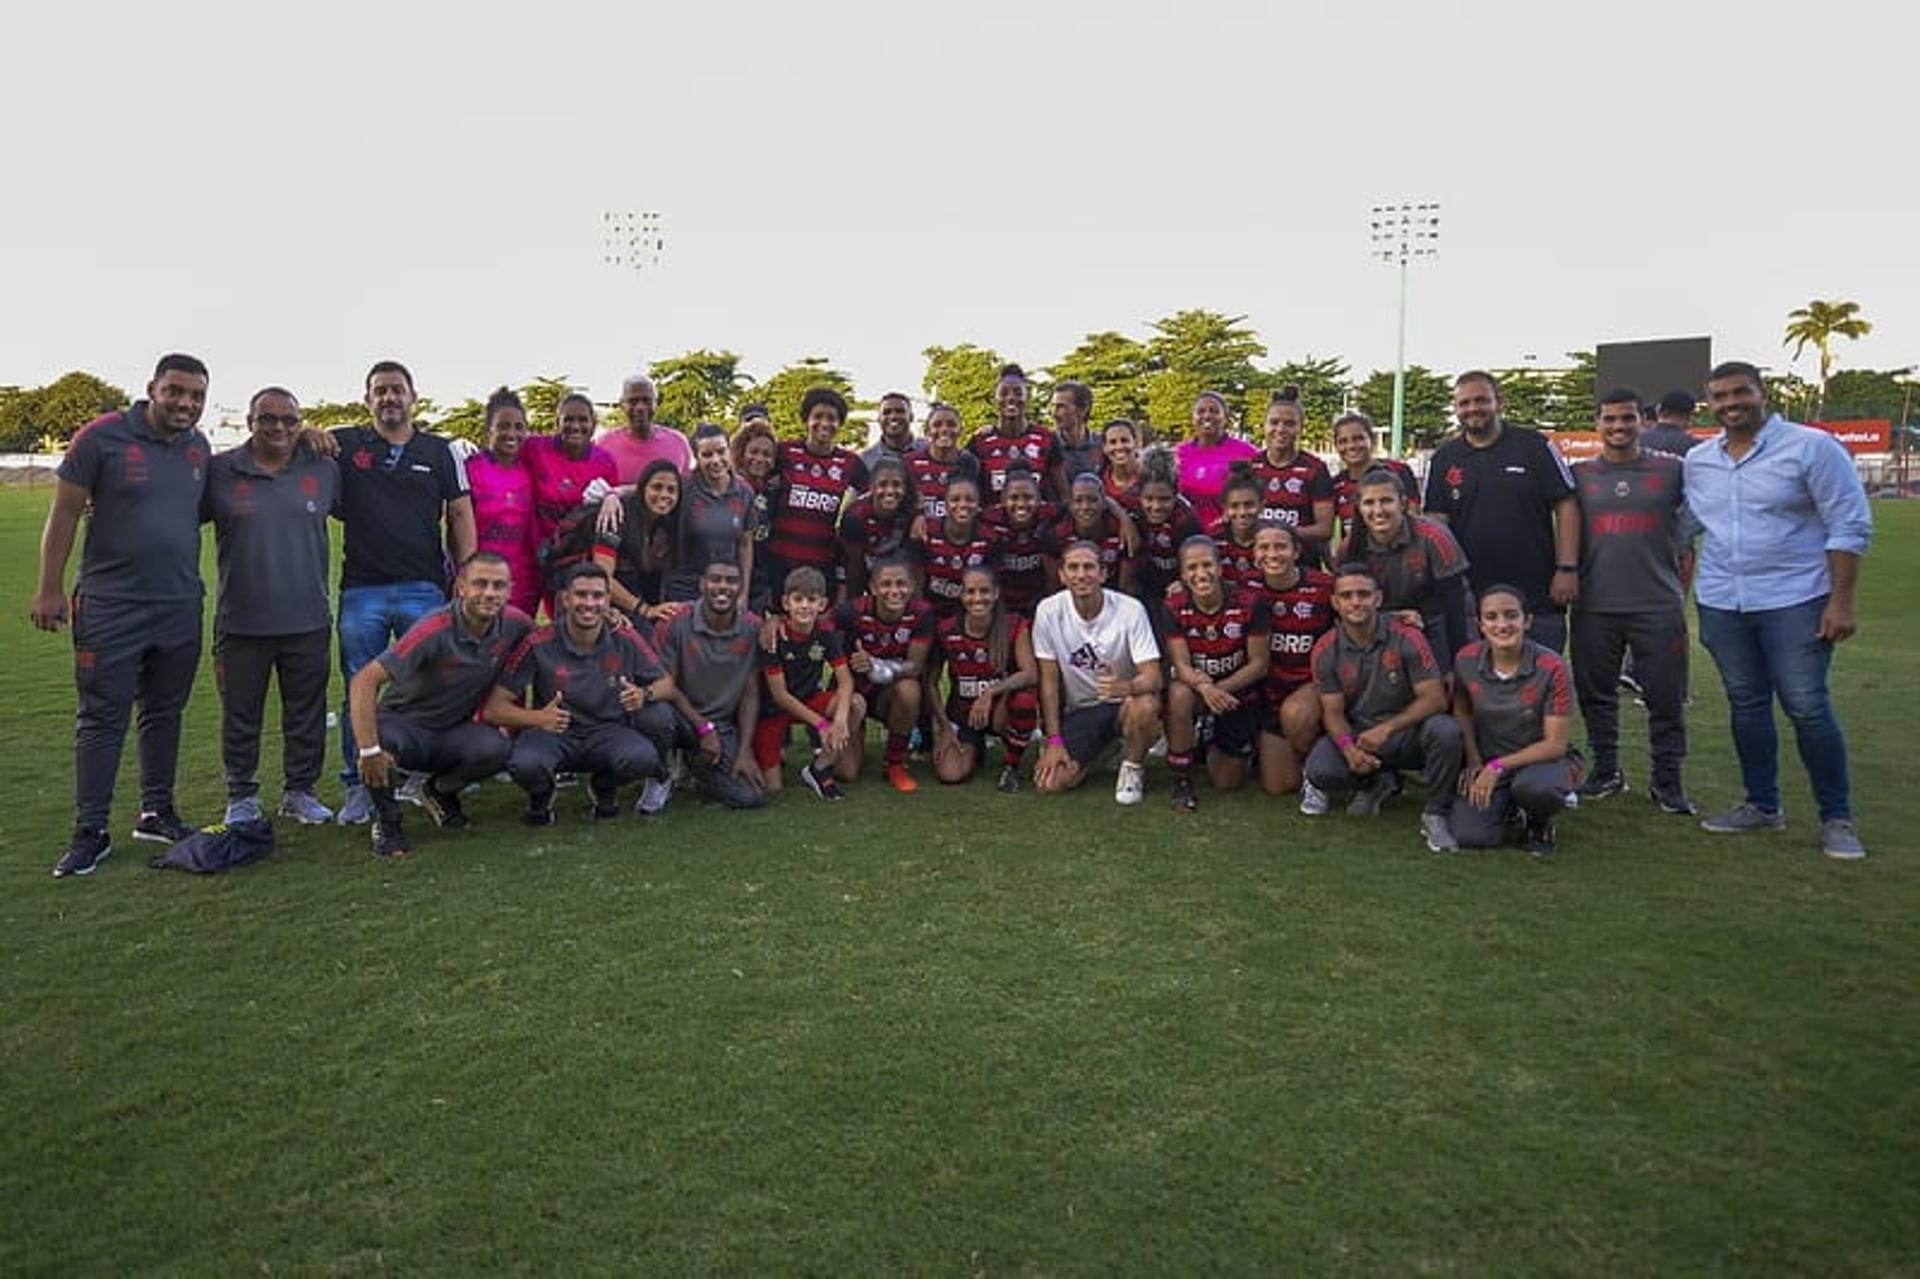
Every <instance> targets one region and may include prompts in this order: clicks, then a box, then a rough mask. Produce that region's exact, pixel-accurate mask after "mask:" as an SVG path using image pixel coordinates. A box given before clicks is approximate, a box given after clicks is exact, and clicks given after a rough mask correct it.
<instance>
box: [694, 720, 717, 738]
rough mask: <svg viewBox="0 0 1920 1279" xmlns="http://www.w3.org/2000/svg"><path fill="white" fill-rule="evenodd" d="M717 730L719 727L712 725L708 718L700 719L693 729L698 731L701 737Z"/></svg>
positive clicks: (708, 735)
mask: <svg viewBox="0 0 1920 1279" xmlns="http://www.w3.org/2000/svg"><path fill="white" fill-rule="evenodd" d="M719 731H720V730H719V729H717V728H715V727H714V726H713V721H712V720H710V719H703V720H701V721H700V723H699V725H698V726H697V727H696V728H695V729H694V732H696V733H698V734H699V735H700V736H701V737H712V736H713V735H714V734H715V733H717V732H719Z"/></svg>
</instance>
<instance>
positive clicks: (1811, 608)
mask: <svg viewBox="0 0 1920 1279" xmlns="http://www.w3.org/2000/svg"><path fill="white" fill-rule="evenodd" d="M1826 607H1827V597H1826V596H1824V595H1822V596H1820V597H1819V598H1817V599H1810V600H1807V601H1806V602H1805V603H1802V604H1794V605H1792V606H1790V607H1788V608H1769V609H1761V610H1757V611H1755V612H1750V613H1743V612H1736V611H1734V610H1731V609H1721V608H1709V607H1707V606H1706V605H1705V604H1702V605H1700V642H1701V643H1703V644H1705V645H1706V646H1707V652H1709V653H1711V654H1713V662H1714V665H1715V666H1718V667H1719V668H1720V682H1721V683H1722V684H1724V685H1726V689H1727V709H1728V710H1729V711H1730V712H1731V714H1732V719H1733V749H1734V752H1735V753H1736V754H1738V755H1739V757H1740V778H1741V782H1742V783H1743V784H1744V785H1745V786H1746V788H1747V802H1748V803H1750V804H1755V805H1758V806H1759V807H1761V808H1766V809H1778V808H1779V807H1780V736H1779V733H1778V732H1777V731H1776V730H1775V728H1774V724H1773V699H1774V698H1775V697H1776V696H1777V697H1779V699H1780V706H1781V708H1782V709H1783V710H1785V711H1786V712H1787V719H1788V720H1789V721H1791V722H1792V724H1793V740H1794V745H1795V746H1797V747H1798V748H1799V750H1800V762H1801V763H1802V764H1804V765H1805V766H1806V769H1807V777H1808V779H1809V780H1810V781H1811V782H1812V783H1813V797H1814V800H1815V802H1817V803H1818V804H1819V806H1820V820H1821V821H1823V822H1826V821H1832V820H1834V819H1835V818H1851V817H1852V816H1853V802H1852V794H1851V788H1850V786H1849V784H1848V781H1847V739H1846V736H1845V734H1843V733H1842V732H1841V731H1840V721H1839V719H1838V718H1836V717H1835V715H1834V713H1833V698H1832V697H1830V696H1828V694H1827V666H1828V664H1829V663H1831V662H1832V661H1833V645H1832V644H1829V643H1827V642H1826V641H1824V640H1822V639H1820V638H1819V630H1820V614H1821V613H1823V612H1825V611H1826Z"/></svg>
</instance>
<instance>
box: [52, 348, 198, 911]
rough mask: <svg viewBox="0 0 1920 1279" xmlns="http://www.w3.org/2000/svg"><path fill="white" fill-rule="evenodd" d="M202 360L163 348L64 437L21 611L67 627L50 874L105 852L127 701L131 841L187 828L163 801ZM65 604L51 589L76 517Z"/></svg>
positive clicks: (191, 542) (185, 683)
mask: <svg viewBox="0 0 1920 1279" xmlns="http://www.w3.org/2000/svg"><path fill="white" fill-rule="evenodd" d="M206 404H207V366H206V365H205V364H202V363H201V362H200V361H199V360H197V359H195V358H194V357H193V356H191V355H167V356H162V357H161V359H160V362H159V364H157V365H156V366H155V367H154V370H153V379H152V380H151V381H149V382H148V383H147V398H145V399H143V400H136V401H134V403H133V405H132V407H130V408H128V409H126V410H124V411H122V412H119V413H109V414H107V415H106V416H104V417H100V418H96V419H95V420H94V421H92V422H89V423H88V424H87V425H86V426H83V427H81V428H80V430H79V432H78V433H77V434H75V435H74V437H73V440H72V442H71V443H69V444H68V445H67V454H66V457H64V458H63V459H62V460H61V462H60V469H59V472H58V476H59V478H58V479H57V480H56V482H55V487H54V493H53V504H52V506H51V507H50V508H49V510H48V511H47V523H46V529H45V531H44V532H42V534H41V536H40V583H39V589H38V590H37V591H36V592H35V593H34V597H33V604H32V607H31V608H30V610H29V614H30V616H31V619H32V621H33V624H34V625H35V626H37V627H39V628H40V629H41V630H43V631H57V630H59V629H61V628H62V627H64V626H66V625H67V623H68V621H69V620H71V621H72V624H73V682H74V687H75V690H76V691H77V692H78V694H79V702H80V706H79V714H78V716H77V717H76V720H75V725H74V736H73V782H74V825H73V838H72V840H71V841H70V842H69V843H68V845H67V847H66V850H65V851H64V852H63V853H62V854H61V856H60V860H59V862H58V863H57V864H56V865H55V866H54V868H53V873H54V875H55V876H56V877H60V878H64V877H66V876H68V875H90V874H92V873H93V871H94V869H95V868H96V867H97V866H99V864H100V863H101V862H102V861H104V860H105V859H106V857H107V855H108V854H109V853H110V852H111V851H112V848H113V845H112V841H111V839H110V838H109V837H108V835H107V820H108V817H109V816H110V815H111V812H112V809H113V783H114V776H115V774H116V773H118V772H119V770H120V748H121V746H122V745H123V744H124V743H125V741H126V736H127V717H128V715H129V714H130V713H131V712H132V710H133V707H134V704H135V703H136V702H137V703H139V706H140V817H139V820H138V821H137V822H136V823H135V825H134V828H133V835H134V838H135V839H150V840H155V841H157V842H159V843H163V844H171V843H173V842H175V841H176V840H180V839H184V838H186V837H187V836H188V835H191V834H192V833H193V827H192V826H190V825H188V824H187V823H186V822H184V821H182V820H181V819H180V816H179V814H178V813H177V812H175V811H174V806H173V779H174V769H175V767H176V765H177V763H178V761H179V756H180V714H181V711H182V709H183V708H184V707H185V706H186V704H187V695H188V694H189V693H190V692H192V691H193V677H194V673H195V672H196V671H197V670H198V669H199V667H200V611H201V610H200V603H201V599H202V597H203V596H204V595H205V593H206V588H205V586H204V584H203V583H202V582H201V580H200V501H201V495H202V494H203V493H204V492H205V491H206V482H207V463H208V459H209V457H210V455H211V450H210V449H209V448H208V447H207V437H206V436H204V435H202V434H201V433H200V431H199V430H198V429H197V423H198V422H199V421H200V414H201V412H202V410H204V409H205V408H206ZM83 515H85V516H87V540H86V545H85V547H84V548H83V549H82V550H81V552H80V575H79V577H78V578H77V579H76V580H75V582H74V588H73V600H72V609H71V613H70V612H69V608H68V600H67V598H66V595H65V592H64V591H63V590H62V582H63V579H64V578H65V576H66V571H67V560H68V559H69V558H70V557H71V556H72V554H73V542H74V537H75V535H76V534H77V533H78V531H79V527H80V519H81V517H82V516H83Z"/></svg>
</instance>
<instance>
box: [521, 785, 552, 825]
mask: <svg viewBox="0 0 1920 1279" xmlns="http://www.w3.org/2000/svg"><path fill="white" fill-rule="evenodd" d="M520 820H521V821H523V822H525V823H526V824H527V825H529V826H551V825H553V792H552V791H550V790H549V791H542V792H540V793H539V794H538V795H529V796H527V814H526V816H524V817H522V818H521V819H520Z"/></svg>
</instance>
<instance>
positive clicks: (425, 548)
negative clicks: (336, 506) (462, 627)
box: [333, 360, 475, 825]
mask: <svg viewBox="0 0 1920 1279" xmlns="http://www.w3.org/2000/svg"><path fill="white" fill-rule="evenodd" d="M414 399H415V396H414V393H413V375H412V374H411V373H409V372H407V369H406V366H404V365H402V364H399V363H397V362H395V361H393V360H382V361H380V362H379V363H378V364H376V365H374V366H373V368H372V369H371V370H369V371H368V373H367V407H368V408H369V409H370V410H372V412H373V425H371V426H345V427H341V428H340V429H338V430H336V431H335V432H334V433H333V434H334V438H335V439H336V440H338V441H339V444H340V459H339V460H340V510H339V515H340V520H341V523H342V524H343V525H344V527H345V533H346V536H345V539H344V540H345V543H346V545H345V552H344V556H343V560H342V567H341V571H340V673H341V674H342V675H343V676H345V677H346V679H347V681H348V683H349V684H351V682H352V680H353V677H354V676H355V675H356V674H358V673H359V671H360V668H361V667H363V666H365V665H366V664H367V663H368V662H370V661H372V660H373V659H374V657H375V656H376V655H378V654H379V653H380V652H381V651H382V650H383V649H385V648H386V646H387V643H388V641H389V640H391V639H393V638H394V637H396V636H400V635H404V634H406V633H407V630H408V629H409V628H410V627H412V626H413V624H414V623H415V622H418V621H419V620H420V619H421V618H423V617H425V616H426V615H427V614H428V613H431V612H433V611H434V610H435V609H437V608H439V607H441V606H442V605H444V604H445V603H446V598H447V595H446V587H447V570H446V561H447V550H448V548H451V550H452V552H453V560H454V563H456V564H459V563H464V562H465V561H466V558H467V557H468V556H469V555H471V554H473V550H474V545H475V542H474V527H473V499H472V498H471V497H470V496H469V495H468V492H467V475H466V471H465V470H464V469H463V468H462V467H461V465H460V462H459V459H457V458H456V457H455V456H454V455H453V451H452V449H450V448H449V447H448V445H447V441H446V440H444V439H442V438H440V437H439V436H437V435H430V434H428V433H426V432H424V431H420V430H416V429H415V428H414V425H413V405H414ZM443 521H444V522H445V525H446V537H445V540H444V542H443V540H442V537H441V524H442V522H443ZM340 754H341V760H342V768H341V773H340V780H341V781H342V782H343V783H344V784H345V785H346V788H347V794H346V799H345V800H344V801H343V802H342V803H341V805H340V821H341V822H342V823H343V824H355V825H357V824H359V823H361V822H365V821H367V820H368V819H369V818H371V817H372V816H373V801H372V797H371V796H369V795H368V793H367V790H366V787H364V786H362V785H361V784H360V778H359V773H358V770H357V768H356V766H355V757H356V748H355V746H354V736H353V722H352V717H351V715H348V716H347V717H345V718H343V719H342V720H341V723H340Z"/></svg>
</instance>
